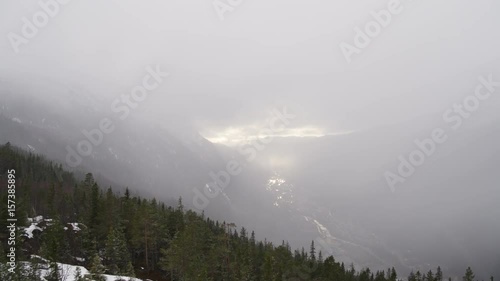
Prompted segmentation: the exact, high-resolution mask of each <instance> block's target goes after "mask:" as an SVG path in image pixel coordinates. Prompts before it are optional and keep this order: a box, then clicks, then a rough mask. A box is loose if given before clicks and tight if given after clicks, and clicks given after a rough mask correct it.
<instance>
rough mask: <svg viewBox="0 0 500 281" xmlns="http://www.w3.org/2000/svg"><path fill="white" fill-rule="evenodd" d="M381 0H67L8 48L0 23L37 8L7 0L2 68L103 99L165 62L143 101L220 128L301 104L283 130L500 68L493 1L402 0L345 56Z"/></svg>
mask: <svg viewBox="0 0 500 281" xmlns="http://www.w3.org/2000/svg"><path fill="white" fill-rule="evenodd" d="M388 2H389V1H359V0H357V1H352V0H349V1H347V0H344V1H325V0H318V1H307V2H306V1H297V0H286V1H285V0H275V1H264V0H256V1H243V3H242V4H241V5H239V6H236V7H234V10H233V11H231V12H227V13H225V14H224V20H223V21H221V20H220V19H219V17H218V15H217V12H216V10H215V9H214V6H213V3H212V1H210V0H205V1H185V0H183V1H180V0H178V1H172V0H169V1H165V0H151V1H146V2H144V1H118V0H115V1H79V0H72V1H70V2H69V3H68V4H66V5H60V11H59V12H58V13H56V15H55V16H54V17H53V18H50V20H49V22H48V24H47V25H46V26H45V27H43V28H40V30H39V31H38V32H37V33H36V35H35V36H34V37H33V38H31V39H29V42H28V43H27V44H22V45H20V46H19V53H17V54H16V53H15V52H14V51H13V47H12V45H11V42H10V40H9V38H8V34H9V33H10V32H14V33H16V34H18V35H21V34H22V33H21V29H22V27H23V21H22V18H23V17H27V18H28V19H29V20H30V21H32V17H33V15H34V14H35V13H36V12H37V11H40V10H41V8H40V6H39V4H38V3H37V2H36V1H2V2H1V3H0V34H2V37H3V40H0V75H1V76H0V77H2V78H3V79H10V78H16V79H19V77H24V78H25V79H26V80H24V81H30V79H31V78H36V77H38V78H39V77H51V78H54V77H56V78H57V79H59V80H60V81H64V82H65V83H79V84H81V85H83V86H84V87H86V88H87V89H89V91H90V92H92V93H94V94H95V95H96V96H99V97H102V98H103V102H104V103H111V101H112V100H113V99H115V98H116V97H118V96H119V95H120V94H121V93H124V92H125V93H127V92H129V91H130V89H131V88H133V87H134V86H136V85H137V84H138V83H140V81H141V79H142V77H143V76H144V73H145V71H144V69H145V67H146V66H148V65H156V64H160V65H161V67H162V69H163V70H165V71H168V72H169V73H170V74H171V76H170V77H169V78H168V79H167V80H168V81H166V82H165V83H163V84H162V85H161V87H160V88H159V89H158V90H156V91H154V93H152V94H151V95H150V97H148V99H147V100H146V101H145V102H144V104H141V107H142V108H141V112H143V113H145V114H148V115H150V117H151V118H152V120H156V121H159V122H160V123H161V122H167V121H166V120H168V121H169V122H174V123H178V122H182V123H185V122H187V123H189V124H192V125H193V126H195V128H196V129H198V130H200V131H201V132H202V133H204V135H205V136H207V137H210V138H213V139H215V138H217V137H220V136H221V135H223V134H224V133H223V132H227V131H228V128H233V129H235V128H236V131H237V132H246V133H247V134H251V133H249V130H248V128H250V127H252V126H253V127H259V126H262V124H264V123H265V120H266V118H268V117H269V113H268V111H269V110H271V109H272V108H274V107H277V108H282V107H283V106H288V107H289V108H291V111H293V112H294V113H296V114H297V116H298V118H297V119H296V120H295V121H294V125H293V127H292V129H295V132H301V131H304V130H301V129H300V128H308V130H307V131H308V132H309V133H311V132H312V133H311V134H312V135H314V134H327V133H343V132H349V131H356V130H360V129H364V128H373V127H377V126H381V125H385V124H389V123H397V122H404V121H407V120H411V119H414V118H416V117H417V116H422V115H426V114H438V113H441V112H443V110H444V109H446V108H447V107H449V105H450V104H452V103H453V102H455V101H456V100H458V99H460V98H462V97H464V96H466V95H467V94H468V93H467V92H466V90H465V89H474V86H475V84H477V77H478V76H479V75H487V74H489V73H497V74H499V75H500V69H499V65H500V64H499V62H500V59H499V58H500V51H499V50H500V36H499V34H498V28H499V27H500V17H498V11H499V8H500V3H498V1H494V0H477V1H452V0H446V1H437V2H436V1H424V0H420V1H408V0H405V1H401V6H402V8H403V10H402V12H401V13H399V14H398V15H393V17H392V20H391V22H390V24H389V25H388V26H387V27H386V28H383V30H382V31H381V32H380V34H379V35H378V36H377V37H375V38H374V39H373V41H372V42H371V43H370V45H369V46H367V47H366V48H364V49H362V50H361V54H356V55H353V57H352V62H351V63H348V62H347V61H346V59H345V57H344V55H343V54H342V51H341V49H340V48H339V44H340V43H341V42H346V43H349V44H353V42H354V35H355V33H354V28H355V27H360V28H364V26H365V24H366V23H367V22H369V21H370V20H372V16H371V15H370V12H371V11H379V10H381V9H386V8H387V3H388ZM245 128H247V129H245ZM234 131H235V130H233V132H234ZM250 131H251V130H250ZM232 137H234V138H237V137H238V136H235V135H233V136H232Z"/></svg>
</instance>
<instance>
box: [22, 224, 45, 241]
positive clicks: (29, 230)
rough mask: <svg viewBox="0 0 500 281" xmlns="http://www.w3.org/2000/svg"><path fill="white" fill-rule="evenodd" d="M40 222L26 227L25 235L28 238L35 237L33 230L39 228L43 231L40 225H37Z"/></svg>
mask: <svg viewBox="0 0 500 281" xmlns="http://www.w3.org/2000/svg"><path fill="white" fill-rule="evenodd" d="M37 224H38V223H32V224H31V225H30V226H29V227H27V228H25V229H24V235H25V236H26V237H28V238H30V239H31V238H33V231H34V230H39V231H43V230H42V229H41V228H40V227H38V225H37Z"/></svg>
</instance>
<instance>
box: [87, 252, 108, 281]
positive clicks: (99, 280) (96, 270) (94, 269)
mask: <svg viewBox="0 0 500 281" xmlns="http://www.w3.org/2000/svg"><path fill="white" fill-rule="evenodd" d="M105 270H106V268H105V267H104V266H103V265H102V263H101V257H99V255H98V254H95V255H94V256H93V257H92V260H91V261H90V268H89V271H90V273H91V274H92V278H93V279H94V280H95V281H106V278H105V277H104V276H103V275H102V274H104V271H105Z"/></svg>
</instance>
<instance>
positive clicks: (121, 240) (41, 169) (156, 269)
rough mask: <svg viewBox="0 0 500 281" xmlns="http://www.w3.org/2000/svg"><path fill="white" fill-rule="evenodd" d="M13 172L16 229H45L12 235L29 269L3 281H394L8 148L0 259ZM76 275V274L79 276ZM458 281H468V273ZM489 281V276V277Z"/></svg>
mask: <svg viewBox="0 0 500 281" xmlns="http://www.w3.org/2000/svg"><path fill="white" fill-rule="evenodd" d="M8 169H16V176H17V180H18V181H17V193H16V196H17V198H16V200H17V202H16V203H17V206H16V208H17V218H18V225H19V226H21V225H26V226H27V225H29V224H30V223H29V222H28V221H27V218H28V217H30V218H33V217H36V216H40V215H41V216H43V217H44V218H46V219H45V220H41V221H39V222H38V226H39V227H40V228H41V229H43V231H38V232H37V231H34V235H33V237H32V238H30V237H27V236H26V235H22V233H21V231H19V233H18V237H17V239H18V241H20V242H21V243H18V247H17V249H16V251H17V255H18V260H24V261H30V262H31V263H32V264H33V266H32V267H31V268H30V269H29V270H26V269H23V267H21V266H18V269H17V270H16V273H15V274H7V272H6V270H5V267H4V266H2V267H0V269H1V270H0V279H1V280H29V281H38V280H41V279H40V277H39V276H38V275H37V274H36V270H37V266H38V264H39V263H41V260H42V259H43V258H44V259H47V260H49V261H50V262H49V269H48V270H49V273H50V274H49V276H48V277H46V279H47V280H50V281H59V280H63V279H64V278H63V277H62V276H61V272H60V271H59V270H58V267H57V265H56V263H55V262H59V263H67V264H74V265H82V266H84V267H85V268H87V269H89V271H90V272H91V276H81V275H78V276H77V280H78V281H82V280H104V279H103V277H102V274H112V275H124V276H131V277H134V276H137V277H140V278H149V279H152V280H168V281H174V280H175V281H198V280H199V281H222V280H227V281H230V280H235V281H236V280H237V281H240V280H243V281H282V280H290V281H292V280H297V281H298V280H325V281H326V280H346V281H396V280H399V279H401V277H399V276H398V274H397V272H396V270H395V269H394V268H390V269H387V270H386V271H375V272H372V271H371V270H370V269H368V268H364V269H360V270H356V269H355V268H354V266H352V265H345V264H344V263H342V262H340V261H337V260H335V258H334V257H333V256H328V257H323V253H322V252H316V249H315V246H314V241H313V242H312V243H311V247H310V249H309V250H308V251H306V250H305V249H303V248H302V249H300V250H292V249H291V247H290V245H289V244H288V243H287V242H286V241H283V242H282V243H281V245H274V244H273V243H271V242H268V241H266V240H265V241H257V240H256V239H255V233H254V232H253V231H249V230H247V229H245V228H244V227H240V228H237V227H236V225H235V224H233V223H227V222H219V221H217V220H212V219H210V218H208V217H205V215H204V214H203V213H202V214H198V213H196V212H194V211H191V210H185V208H184V206H183V203H182V199H181V198H179V200H178V203H177V205H176V206H167V205H166V204H165V203H162V202H158V201H157V200H156V199H154V198H152V199H148V198H142V197H140V196H132V195H131V193H130V191H129V189H128V188H127V189H125V190H124V191H123V192H116V191H114V190H113V189H112V187H107V188H103V187H101V186H99V184H98V183H97V182H96V181H95V179H94V176H93V175H92V174H90V173H88V174H86V175H85V177H84V178H83V179H82V180H77V179H76V178H75V176H74V175H73V174H72V173H69V172H67V171H64V170H63V169H62V166H61V165H60V164H55V163H53V162H51V161H48V160H46V159H45V158H44V157H42V156H38V155H34V154H31V153H27V152H24V151H22V150H19V149H17V148H15V147H12V146H11V145H10V144H6V145H3V146H0V173H1V174H0V200H2V204H0V238H1V241H2V243H0V253H1V256H0V262H1V264H2V265H4V264H5V262H6V259H5V257H6V255H5V254H4V253H6V252H5V250H6V249H7V248H6V247H7V244H6V240H7V239H6V238H7V235H8V233H7V230H6V229H7V228H6V225H5V224H6V222H7V209H6V204H3V202H6V201H7V192H6V186H7V184H6V182H7V181H6V171H7V170H8ZM77 274H80V273H78V272H77ZM407 279H408V280H409V281H442V280H443V279H444V277H443V272H442V271H441V268H439V267H438V268H437V270H436V272H433V271H429V272H427V273H425V274H424V273H420V272H419V271H417V272H415V273H413V272H412V273H411V274H410V276H408V277H407ZM463 280H464V281H474V280H475V276H474V273H473V272H472V270H471V269H470V268H468V269H467V270H466V273H465V275H464V276H463ZM491 281H493V277H492V278H491Z"/></svg>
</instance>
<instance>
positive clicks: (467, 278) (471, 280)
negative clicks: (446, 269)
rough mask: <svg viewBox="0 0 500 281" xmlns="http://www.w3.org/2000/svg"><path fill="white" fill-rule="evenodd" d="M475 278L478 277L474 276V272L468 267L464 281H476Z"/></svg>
mask: <svg viewBox="0 0 500 281" xmlns="http://www.w3.org/2000/svg"><path fill="white" fill-rule="evenodd" d="M474 278H476V276H475V275H474V272H472V269H471V268H470V266H469V267H467V270H466V271H465V275H464V276H463V277H462V279H463V281H474Z"/></svg>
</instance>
